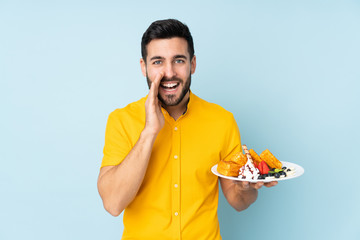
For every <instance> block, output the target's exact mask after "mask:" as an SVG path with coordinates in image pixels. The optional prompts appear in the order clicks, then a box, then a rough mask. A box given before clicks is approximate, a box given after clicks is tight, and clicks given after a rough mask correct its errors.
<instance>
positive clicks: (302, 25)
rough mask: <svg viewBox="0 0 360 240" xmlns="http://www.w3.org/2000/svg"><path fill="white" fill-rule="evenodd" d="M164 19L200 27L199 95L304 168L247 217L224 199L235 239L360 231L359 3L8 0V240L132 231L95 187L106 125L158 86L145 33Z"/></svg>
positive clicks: (4, 165) (258, 146)
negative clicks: (144, 70) (145, 54)
mask: <svg viewBox="0 0 360 240" xmlns="http://www.w3.org/2000/svg"><path fill="white" fill-rule="evenodd" d="M163 18H178V19H179V20H181V21H183V22H185V23H186V24H188V25H189V27H190V30H191V32H192V34H193V37H194V40H195V53H196V55H197V63H198V66H197V71H196V73H195V75H194V76H193V83H192V91H193V92H194V93H195V94H197V95H198V96H200V97H202V98H203V99H205V100H208V101H210V102H215V103H218V104H220V105H221V106H223V107H224V108H226V109H228V110H230V111H232V112H233V113H234V115H235V117H236V120H237V122H238V125H239V129H240V132H241V135H242V142H243V143H245V144H247V145H248V147H250V148H254V149H255V150H257V151H258V152H261V151H262V150H264V149H265V148H269V149H270V150H271V151H272V152H273V153H274V154H275V155H276V156H277V157H278V158H279V159H280V160H282V161H289V162H295V163H297V164H299V165H301V166H303V167H304V168H305V174H304V175H303V176H302V177H300V178H297V179H294V180H289V181H285V182H279V184H278V186H277V187H275V188H271V189H266V188H264V189H261V190H260V193H259V198H258V200H257V201H256V203H255V204H254V205H252V206H251V207H250V208H249V209H247V210H246V211H243V212H240V213H237V212H236V211H235V210H233V209H231V207H230V206H229V205H228V204H227V203H226V200H225V199H224V197H223V196H222V194H220V195H221V196H220V203H219V219H220V224H221V233H222V236H223V238H224V239H258V238H265V239H279V238H280V239H281V238H288V239H295V240H297V239H360V230H359V214H360V207H359V201H360V194H359V183H360V181H359V171H358V168H359V161H358V160H359V147H358V146H359V136H360V131H359V130H360V128H359V120H360V114H359V106H360V97H359V94H360V91H359V89H360V84H359V80H360V70H359V63H360V44H359V43H360V2H359V1H355V0H353V1H350V0H343V1H340V0H339V1H331V0H329V1H317V0H314V1H304V0H302V1H278V0H274V1H268V0H262V1H261V0H259V1H253V0H252V1H250V0H249V1H206V2H205V1H196V2H195V1H186V0H184V1H180V2H174V3H169V1H156V2H153V1H133V2H130V1H126V2H125V1H124V2H122V1H36V0H35V1H16V0H15V1H7V0H1V1H0V81H1V84H0V103H1V110H0V114H1V118H0V123H1V124H0V132H1V133H0V141H1V142H0V163H1V164H0V189H1V190H0V191H1V196H0V239H2V240H8V239H54V240H57V239H120V237H121V234H122V229H123V227H122V215H121V216H120V217H119V218H113V217H112V216H110V215H109V214H108V213H106V212H105V210H104V209H103V207H102V203H101V200H100V197H99V195H98V193H97V188H96V181H97V175H98V171H99V166H100V162H101V158H102V148H103V144H104V131H105V124H106V120H107V117H108V114H109V113H110V112H111V111H113V110H114V109H115V108H119V107H124V106H125V105H126V104H128V103H129V102H132V101H135V100H137V99H139V98H141V97H142V96H144V95H146V94H147V91H148V89H147V84H146V80H145V79H144V77H143V76H142V74H141V71H140V66H139V59H140V40H141V36H142V34H143V32H144V31H145V29H146V28H147V27H148V25H149V24H150V23H151V22H152V21H154V20H157V19H163ZM149 224H151V223H149ZM284 235H285V236H284Z"/></svg>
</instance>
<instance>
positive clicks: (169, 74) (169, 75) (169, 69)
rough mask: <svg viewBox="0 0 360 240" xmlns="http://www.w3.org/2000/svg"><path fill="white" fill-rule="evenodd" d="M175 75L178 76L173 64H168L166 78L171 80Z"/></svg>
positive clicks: (165, 71) (165, 70)
mask: <svg viewBox="0 0 360 240" xmlns="http://www.w3.org/2000/svg"><path fill="white" fill-rule="evenodd" d="M175 75H176V73H175V69H174V66H173V64H171V63H168V64H166V66H165V69H164V77H165V78H167V79H171V78H172V77H174V76H175Z"/></svg>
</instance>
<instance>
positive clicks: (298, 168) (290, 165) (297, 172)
mask: <svg viewBox="0 0 360 240" xmlns="http://www.w3.org/2000/svg"><path fill="white" fill-rule="evenodd" d="M281 163H282V166H283V167H287V168H294V171H295V173H294V174H293V175H291V176H287V177H283V178H273V179H262V180H246V179H241V178H237V177H228V176H224V175H221V174H220V173H218V171H217V164H216V165H214V166H213V167H212V168H211V172H212V173H213V174H215V175H216V176H219V177H222V178H226V179H231V180H235V181H246V182H272V181H282V180H289V179H293V178H297V177H300V176H301V175H303V174H304V172H305V170H304V168H303V167H301V166H300V165H297V164H295V163H291V162H281Z"/></svg>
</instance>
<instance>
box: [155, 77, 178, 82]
mask: <svg viewBox="0 0 360 240" xmlns="http://www.w3.org/2000/svg"><path fill="white" fill-rule="evenodd" d="M172 81H178V82H183V80H182V79H180V78H177V77H172V78H167V77H163V78H162V79H161V80H160V83H162V82H172Z"/></svg>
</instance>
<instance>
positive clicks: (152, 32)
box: [141, 19, 195, 62]
mask: <svg viewBox="0 0 360 240" xmlns="http://www.w3.org/2000/svg"><path fill="white" fill-rule="evenodd" d="M173 37H181V38H184V39H185V40H186V41H187V43H188V51H189V54H190V60H191V59H192V58H193V56H194V52H195V51H194V42H193V39H192V36H191V33H190V30H189V28H188V27H187V26H186V25H185V24H183V23H182V22H180V21H178V20H176V19H166V20H158V21H155V22H153V23H152V24H151V25H150V26H149V28H148V29H147V30H146V31H145V32H144V34H143V36H142V39H141V55H142V58H143V59H144V61H145V62H146V57H147V49H146V46H147V45H148V44H149V43H150V42H151V40H154V39H167V38H173Z"/></svg>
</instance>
